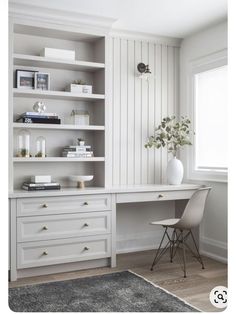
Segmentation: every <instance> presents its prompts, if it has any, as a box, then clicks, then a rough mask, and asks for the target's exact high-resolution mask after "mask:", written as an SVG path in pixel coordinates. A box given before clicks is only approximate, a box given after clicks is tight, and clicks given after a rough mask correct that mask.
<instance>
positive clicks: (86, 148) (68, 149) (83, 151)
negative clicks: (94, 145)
mask: <svg viewBox="0 0 236 314" xmlns="http://www.w3.org/2000/svg"><path fill="white" fill-rule="evenodd" d="M62 157H72V158H89V157H93V151H91V146H90V145H76V146H65V147H64V149H63V152H62Z"/></svg>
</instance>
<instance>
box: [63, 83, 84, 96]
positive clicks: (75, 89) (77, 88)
mask: <svg viewBox="0 0 236 314" xmlns="http://www.w3.org/2000/svg"><path fill="white" fill-rule="evenodd" d="M83 87H84V85H78V84H70V85H68V86H67V87H66V91H67V92H71V93H80V94H82V93H83Z"/></svg>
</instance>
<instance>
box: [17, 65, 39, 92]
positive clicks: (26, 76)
mask: <svg viewBox="0 0 236 314" xmlns="http://www.w3.org/2000/svg"><path fill="white" fill-rule="evenodd" d="M36 72H37V71H29V70H20V69H17V70H16V88H20V89H34V85H35V73H36Z"/></svg>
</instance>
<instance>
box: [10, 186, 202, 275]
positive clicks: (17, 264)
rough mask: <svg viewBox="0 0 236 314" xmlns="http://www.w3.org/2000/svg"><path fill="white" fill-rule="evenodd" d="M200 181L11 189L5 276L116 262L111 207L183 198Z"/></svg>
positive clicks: (114, 229) (67, 269)
mask: <svg viewBox="0 0 236 314" xmlns="http://www.w3.org/2000/svg"><path fill="white" fill-rule="evenodd" d="M199 187H200V186H199V185H191V184H182V185H179V186H173V185H136V186H117V187H111V188H86V189H84V190H79V189H62V190H60V191H37V192H27V191H23V190H22V191H21V190H19V191H15V192H14V193H11V194H10V195H9V198H10V245H11V248H10V253H11V258H10V277H11V280H12V281H14V280H16V279H17V278H19V277H27V276H36V275H42V274H50V273H56V272H65V271H74V270H78V269H86V268H92V267H101V266H107V265H110V266H111V267H115V266H116V207H117V204H121V203H136V202H161V201H170V200H174V201H176V200H187V199H189V198H190V197H191V196H192V194H193V193H194V192H195V191H196V190H197V189H198V188H199Z"/></svg>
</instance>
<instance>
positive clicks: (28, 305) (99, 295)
mask: <svg viewBox="0 0 236 314" xmlns="http://www.w3.org/2000/svg"><path fill="white" fill-rule="evenodd" d="M9 306H10V309H11V310H12V311H14V312H198V311H197V310H196V309H194V308H193V307H191V306H190V305H188V304H186V303H184V302H183V301H182V300H180V299H179V298H177V297H175V296H173V295H171V294H169V293H167V292H165V291H164V290H162V289H160V288H158V287H156V286H154V285H152V284H151V283H149V282H148V281H146V280H144V279H143V278H141V277H139V276H136V275H135V274H134V273H131V272H129V271H123V272H118V273H112V274H106V275H100V276H93V277H86V278H79V279H73V280H66V281H58V282H50V283H44V284H37V285H28V286H24V287H18V288H10V289H9Z"/></svg>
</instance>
